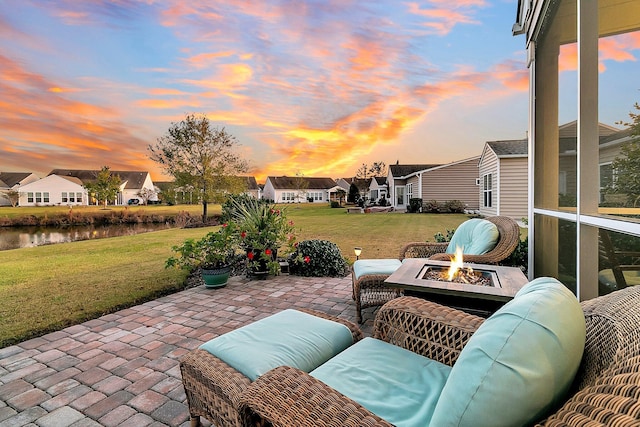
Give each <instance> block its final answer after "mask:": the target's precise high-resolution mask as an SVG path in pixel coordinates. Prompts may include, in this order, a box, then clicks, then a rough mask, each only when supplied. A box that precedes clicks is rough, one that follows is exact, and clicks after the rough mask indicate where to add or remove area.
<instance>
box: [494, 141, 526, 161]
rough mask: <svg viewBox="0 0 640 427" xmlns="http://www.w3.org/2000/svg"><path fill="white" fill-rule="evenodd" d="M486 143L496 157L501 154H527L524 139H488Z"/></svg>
mask: <svg viewBox="0 0 640 427" xmlns="http://www.w3.org/2000/svg"><path fill="white" fill-rule="evenodd" d="M487 144H488V145H489V147H491V149H492V150H493V152H494V153H496V155H497V156H498V157H502V156H527V153H528V151H529V150H528V146H527V140H526V139H518V140H509V141H488V142H487Z"/></svg>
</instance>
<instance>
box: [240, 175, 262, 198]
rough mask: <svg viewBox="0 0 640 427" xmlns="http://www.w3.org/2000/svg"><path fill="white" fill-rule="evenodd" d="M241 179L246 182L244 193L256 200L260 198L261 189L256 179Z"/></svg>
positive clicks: (251, 177)
mask: <svg viewBox="0 0 640 427" xmlns="http://www.w3.org/2000/svg"><path fill="white" fill-rule="evenodd" d="M242 178H244V179H245V180H246V181H247V191H246V192H245V193H246V194H248V195H249V196H252V197H255V198H256V199H260V198H262V188H260V186H259V185H258V181H256V178H255V177H254V176H244V177H242Z"/></svg>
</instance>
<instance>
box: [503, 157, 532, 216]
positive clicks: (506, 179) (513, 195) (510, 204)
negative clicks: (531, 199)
mask: <svg viewBox="0 0 640 427" xmlns="http://www.w3.org/2000/svg"><path fill="white" fill-rule="evenodd" d="M527 182H528V178H527V159H526V158H504V159H501V161H500V187H499V188H500V215H504V216H510V217H512V218H514V219H521V218H524V217H526V216H527V203H528V193H527V191H528V190H527V187H528V186H527Z"/></svg>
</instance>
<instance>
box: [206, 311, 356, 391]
mask: <svg viewBox="0 0 640 427" xmlns="http://www.w3.org/2000/svg"><path fill="white" fill-rule="evenodd" d="M352 343H353V337H352V335H351V331H350V330H349V328H347V327H346V326H345V325H343V324H341V323H338V322H332V321H331V320H327V319H322V318H320V317H316V316H312V315H310V314H307V313H303V312H301V311H297V310H284V311H281V312H280V313H277V314H274V315H272V316H269V317H266V318H264V319H261V320H258V321H257V322H254V323H251V324H249V325H246V326H243V327H241V328H239V329H236V330H234V331H231V332H228V333H226V334H224V335H220V336H219V337H217V338H214V339H212V340H211V341H208V342H206V343H204V344H202V345H201V346H200V348H201V349H203V350H206V351H208V352H209V353H211V354H213V355H214V356H216V357H217V358H219V359H221V360H223V361H224V362H225V363H227V364H228V365H229V366H231V367H232V368H234V369H235V370H237V371H239V372H241V373H242V374H244V375H245V376H246V377H248V378H249V379H250V380H251V381H255V380H256V378H258V377H259V376H260V375H262V374H264V373H265V372H267V371H269V370H271V369H273V368H277V367H278V366H292V367H294V368H298V369H301V370H303V371H305V372H310V371H311V370H313V369H315V368H316V367H317V366H319V365H321V364H322V363H324V362H326V361H327V360H329V359H330V358H331V357H333V356H335V355H336V354H338V353H340V352H341V351H342V350H344V349H345V348H347V347H349V346H350V345H351V344H352Z"/></svg>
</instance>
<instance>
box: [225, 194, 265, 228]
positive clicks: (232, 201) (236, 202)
mask: <svg viewBox="0 0 640 427" xmlns="http://www.w3.org/2000/svg"><path fill="white" fill-rule="evenodd" d="M256 201H257V203H258V204H265V205H268V204H270V203H273V202H270V201H269V200H268V199H256V198H255V197H253V196H250V195H248V194H246V193H242V194H230V195H229V197H228V198H227V200H226V201H225V202H224V203H223V204H222V218H221V220H222V221H223V222H228V221H231V220H232V219H233V218H236V217H237V215H238V210H239V207H240V206H244V207H251V206H253V205H254V204H255V203H256Z"/></svg>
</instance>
